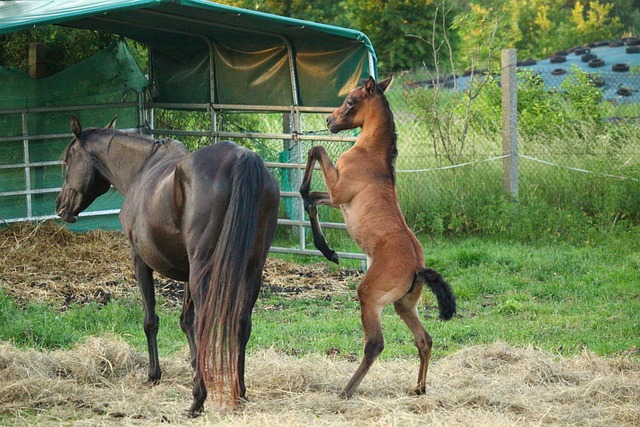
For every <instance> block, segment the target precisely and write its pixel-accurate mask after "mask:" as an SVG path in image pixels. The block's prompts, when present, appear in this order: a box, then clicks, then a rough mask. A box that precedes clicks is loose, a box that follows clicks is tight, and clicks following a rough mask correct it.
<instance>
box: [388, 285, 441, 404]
mask: <svg viewBox="0 0 640 427" xmlns="http://www.w3.org/2000/svg"><path fill="white" fill-rule="evenodd" d="M421 291H422V286H416V288H415V289H413V291H412V292H411V293H410V294H407V295H406V296H405V297H403V298H402V299H400V300H399V301H397V302H395V303H394V304H393V306H394V308H395V310H396V313H398V315H399V316H400V318H401V319H402V320H403V321H404V323H406V325H407V326H408V327H409V329H411V332H412V333H413V338H414V342H415V345H416V347H417V348H418V355H419V357H420V369H419V370H418V384H417V386H416V388H415V389H414V390H413V391H412V392H413V393H414V394H417V395H421V394H424V393H425V392H426V388H427V383H426V381H427V371H428V369H429V359H430V358H431V346H432V342H433V341H432V340H431V337H430V336H429V334H428V333H427V331H426V330H425V329H424V326H422V322H421V321H420V317H419V316H418V310H417V309H416V305H417V302H418V299H420V294H421Z"/></svg>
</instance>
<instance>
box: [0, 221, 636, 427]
mask: <svg viewBox="0 0 640 427" xmlns="http://www.w3.org/2000/svg"><path fill="white" fill-rule="evenodd" d="M358 275H359V273H358V272H357V271H354V270H331V269H329V268H327V267H326V265H325V264H317V265H311V266H303V265H298V264H294V263H288V262H284V261H281V260H273V259H272V260H270V261H269V264H268V266H267V268H266V274H265V289H267V290H268V291H270V292H278V293H282V294H284V295H287V296H288V297H291V298H305V297H308V296H310V295H323V294H329V293H331V294H335V293H337V292H353V291H352V290H350V288H352V287H353V286H352V283H353V281H354V280H357V276H358ZM0 288H2V289H4V290H5V291H6V292H8V293H9V294H10V295H12V297H14V298H15V299H16V300H17V301H19V302H26V301H33V300H46V301H49V302H51V303H52V304H54V305H56V306H57V307H59V309H60V310H64V309H65V308H66V307H68V306H69V304H72V303H77V304H86V303H88V302H90V301H98V302H100V303H103V304H106V303H108V302H109V301H110V300H111V299H113V298H120V297H122V296H124V295H127V294H129V293H136V295H137V288H136V284H135V281H134V279H133V276H132V273H131V266H130V263H129V252H128V249H127V247H126V244H125V242H124V238H123V237H122V236H121V235H120V234H118V233H115V232H91V233H87V234H74V233H70V232H68V231H67V230H66V229H64V228H62V227H60V226H57V225H55V224H51V223H45V224H39V225H37V226H28V225H15V226H12V227H9V228H8V229H0ZM158 288H159V290H160V293H161V294H162V295H163V297H164V301H165V303H166V304H170V305H179V304H180V302H181V293H182V290H181V289H182V284H180V283H176V282H172V281H166V280H163V279H159V280H158ZM0 327H2V326H1V325H0ZM161 364H162V367H163V379H162V381H161V382H160V384H158V385H155V386H151V385H149V384H148V383H146V382H145V379H146V372H147V355H146V353H142V352H139V351H137V350H136V349H134V348H132V347H131V346H129V345H128V344H127V343H125V342H124V341H123V340H122V339H121V338H120V337H117V336H105V337H95V338H90V339H88V340H87V341H85V342H83V343H81V344H79V345H78V346H76V347H75V348H73V349H71V350H65V351H62V350H58V351H49V352H39V351H35V350H25V349H19V348H16V347H15V346H13V345H12V344H11V343H8V342H0V425H1V424H5V423H8V424H11V425H25V426H26V425H56V426H57V425H92V426H93V425H122V426H130V425H140V426H149V425H158V424H172V425H221V426H222V425H225V426H226V425H238V426H240V425H242V426H283V425H286V426H309V425H317V426H414V425H415V426H417V425H439V426H479V425H482V426H532V425H562V426H565V425H580V426H602V425H610V426H637V425H640V405H638V402H640V362H638V361H637V359H634V358H631V357H627V356H625V355H618V356H614V357H607V358H602V357H598V356H596V355H594V354H592V353H589V352H587V351H585V352H584V353H582V354H581V355H579V356H575V357H560V356H558V355H554V354H549V353H547V352H543V351H541V350H539V349H535V348H530V347H527V348H514V347H511V346H509V345H507V344H504V343H494V344H490V345H483V346H474V347H468V348H466V349H464V350H461V351H459V352H457V353H455V354H453V355H451V356H447V357H444V358H441V359H439V360H437V361H435V362H434V363H433V364H432V365H431V368H430V372H429V378H428V388H427V394H426V395H425V396H420V397H415V396H409V395H408V393H407V391H408V390H410V388H411V387H412V386H413V383H414V381H415V376H416V374H417V361H416V360H414V359H413V358H411V359H406V360H405V359H396V360H387V361H383V362H377V363H376V364H375V365H374V366H373V368H372V370H371V371H370V373H369V374H368V375H367V377H365V379H364V381H363V383H362V385H361V386H360V388H359V389H358V391H357V393H356V395H355V396H354V397H353V398H352V399H351V400H348V401H345V400H342V399H339V398H338V396H337V395H338V392H339V391H340V390H341V387H343V386H344V384H345V382H346V381H347V380H348V378H349V377H350V375H351V374H352V373H353V371H354V370H355V368H356V366H357V362H352V361H349V360H346V359H345V358H340V357H334V356H331V355H312V356H306V357H294V356H291V355H286V354H282V353H280V352H277V351H275V350H270V349H267V350H260V351H256V352H254V353H252V354H250V355H249V357H248V362H247V373H246V376H247V386H248V396H249V399H250V402H248V403H246V404H243V405H242V406H240V407H239V408H238V409H236V410H235V411H231V410H228V409H225V408H220V407H218V406H217V405H215V404H214V403H212V402H209V401H208V402H207V406H206V409H207V410H206V413H205V414H204V415H203V416H202V417H200V418H197V419H195V420H192V419H189V418H187V417H186V408H187V407H188V406H189V404H190V399H191V385H190V380H191V378H192V377H191V375H192V373H191V368H190V366H189V365H188V363H187V351H186V348H185V349H184V350H183V352H182V353H181V354H176V355H174V356H172V357H170V358H161Z"/></svg>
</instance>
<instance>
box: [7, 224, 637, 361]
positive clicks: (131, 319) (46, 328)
mask: <svg viewBox="0 0 640 427" xmlns="http://www.w3.org/2000/svg"><path fill="white" fill-rule="evenodd" d="M423 246H424V248H425V258H426V260H427V263H428V265H430V266H433V267H435V268H437V269H438V270H439V271H440V272H441V273H442V274H443V275H444V276H445V277H446V278H447V279H448V280H449V282H450V283H451V284H452V286H453V288H454V291H455V293H456V295H457V299H458V315H457V316H456V317H455V318H454V319H452V320H451V321H448V322H442V321H439V320H437V318H436V317H437V309H436V308H435V307H434V299H433V297H432V295H431V294H430V293H429V292H428V291H426V292H425V298H424V299H425V302H426V303H427V308H426V309H423V308H421V315H422V316H423V317H424V316H426V319H424V324H425V326H426V328H427V330H428V331H429V332H430V334H431V335H432V336H433V338H434V343H435V348H434V356H435V357H441V356H443V355H446V354H449V353H451V352H454V351H456V350H458V349H460V348H463V347H466V346H470V345H475V344H482V343H491V342H496V341H505V342H508V343H510V344H512V345H515V346H526V345H534V346H536V347H541V348H543V349H545V350H549V351H558V352H561V353H562V354H576V353H579V352H581V351H582V350H583V349H585V348H587V349H589V350H591V351H594V352H595V353H597V354H600V355H608V354H613V353H616V352H622V351H625V350H629V349H630V348H633V347H634V346H635V347H638V345H639V344H640V343H639V341H638V337H639V336H640V284H639V283H638V280H637V277H638V269H639V268H640V250H639V249H640V248H639V247H638V246H639V244H638V243H637V242H636V239H635V238H634V236H633V235H632V234H629V235H628V237H627V238H625V237H624V236H622V237H617V238H616V237H612V238H611V239H610V240H606V239H604V238H603V239H601V240H600V241H598V242H597V243H594V242H593V241H591V242H587V243H584V244H567V243H544V242H541V243H532V244H524V243H519V242H513V241H507V240H503V241H501V240H495V239H493V240H492V239H487V238H479V237H466V238H457V239H447V238H438V239H426V238H423ZM307 260H308V258H307ZM314 261H318V259H314ZM355 286H356V283H354V284H353V287H354V288H355ZM159 314H160V317H161V328H160V334H159V347H160V351H161V354H163V355H169V354H172V353H173V352H175V351H176V350H178V349H180V348H183V347H184V346H185V345H186V340H185V339H184V337H183V335H182V331H181V330H180V327H179V324H178V316H179V311H178V310H166V309H164V308H161V309H160V313H159ZM253 324H254V329H253V336H252V339H251V341H250V350H254V349H258V348H265V347H274V348H276V349H279V350H281V351H284V352H287V353H290V354H295V355H302V354H308V353H325V352H326V351H328V350H330V349H337V350H339V351H340V353H341V354H343V355H344V354H349V353H356V354H357V355H358V357H359V356H360V355H361V352H362V344H363V334H362V328H361V325H360V316H359V308H358V302H357V300H356V292H355V290H354V291H353V294H351V295H348V296H335V297H332V298H311V299H306V300H297V299H290V298H286V297H282V296H278V295H274V294H269V293H268V292H265V293H263V294H262V295H261V298H260V299H259V300H258V303H257V305H256V309H255V312H254V316H253ZM383 325H384V330H385V339H386V347H385V351H384V352H383V355H382V356H381V357H382V358H390V357H408V356H411V357H413V356H414V355H415V349H414V347H413V338H412V336H411V334H410V333H409V331H408V329H407V328H406V327H405V326H404V325H403V324H402V322H401V321H400V320H399V319H398V317H397V316H396V315H395V313H394V312H393V309H392V308H391V307H388V308H387V309H386V310H385V311H384V314H383ZM108 333H115V334H118V335H120V336H122V337H123V338H124V339H125V340H127V341H128V342H130V343H132V344H133V345H134V346H136V347H137V348H139V349H140V350H141V351H146V350H145V349H146V341H145V337H144V333H143V331H142V308H141V305H140V304H139V302H138V300H137V299H131V300H128V299H125V300H120V301H115V302H111V303H109V304H108V305H106V306H104V307H99V306H97V305H89V306H86V307H73V308H71V309H69V310H66V311H64V312H56V311H54V310H53V309H52V308H50V307H48V306H46V305H43V304H32V305H29V306H27V307H25V308H20V307H18V306H16V305H15V304H14V303H13V302H12V301H11V299H10V298H9V297H8V296H6V295H4V294H0V339H2V340H8V341H12V342H14V343H16V344H17V345H20V346H25V347H35V348H45V349H51V348H69V347H71V346H72V345H73V344H74V343H76V342H78V341H80V340H82V339H83V338H84V337H86V336H89V335H102V334H108Z"/></svg>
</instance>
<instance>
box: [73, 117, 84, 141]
mask: <svg viewBox="0 0 640 427" xmlns="http://www.w3.org/2000/svg"><path fill="white" fill-rule="evenodd" d="M71 132H73V134H74V135H75V136H76V138H78V139H80V135H82V125H81V124H80V120H78V117H76V115H75V114H72V115H71Z"/></svg>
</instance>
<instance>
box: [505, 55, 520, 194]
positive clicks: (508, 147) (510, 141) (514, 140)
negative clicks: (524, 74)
mask: <svg viewBox="0 0 640 427" xmlns="http://www.w3.org/2000/svg"><path fill="white" fill-rule="evenodd" d="M516 60H517V59H516V50H515V49H503V50H502V79H501V81H502V154H503V155H506V156H507V157H505V158H504V159H502V167H503V187H504V191H505V192H506V193H507V194H509V195H510V196H511V197H512V198H513V199H514V200H518V180H519V176H518V82H517V79H518V75H517V73H516Z"/></svg>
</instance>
